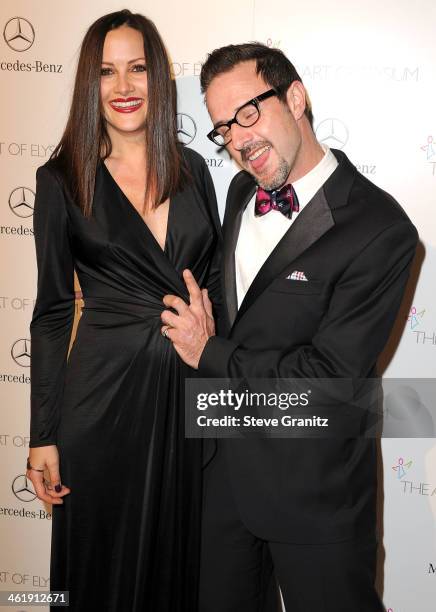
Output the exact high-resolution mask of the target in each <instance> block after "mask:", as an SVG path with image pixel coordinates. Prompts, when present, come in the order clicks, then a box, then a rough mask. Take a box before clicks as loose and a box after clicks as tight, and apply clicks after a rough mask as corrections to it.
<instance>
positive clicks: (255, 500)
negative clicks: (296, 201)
mask: <svg viewBox="0 0 436 612" xmlns="http://www.w3.org/2000/svg"><path fill="white" fill-rule="evenodd" d="M333 153H334V155H335V156H336V158H337V160H338V162H339V165H338V167H337V168H336V170H335V171H334V172H333V174H332V175H331V176H330V177H329V179H328V180H327V181H326V183H325V184H324V185H323V187H322V188H321V189H320V190H319V191H318V192H317V193H316V194H315V196H314V197H313V199H312V200H311V202H309V203H308V204H307V205H306V206H305V207H304V209H303V210H302V211H301V213H300V214H299V215H298V217H297V218H296V219H295V221H294V223H293V224H292V226H291V227H290V228H289V230H288V232H287V233H286V234H285V235H284V237H283V238H282V239H281V240H280V242H279V243H278V244H277V245H276V247H275V249H274V250H273V252H272V253H271V255H270V256H269V257H268V259H267V260H266V261H265V263H264V265H263V266H262V268H261V269H260V270H259V272H258V274H257V276H256V278H255V279H254V281H253V283H252V285H251V286H250V288H249V290H248V292H247V294H246V296H245V298H244V300H243V302H242V304H241V306H240V308H239V310H238V308H237V298H236V284H235V258H234V254H235V247H236V244H237V239H238V235H239V228H240V224H241V217H242V213H243V211H244V209H245V207H246V206H247V203H248V202H249V201H250V199H251V198H252V196H253V194H254V192H255V183H254V181H253V179H252V177H251V176H250V175H249V174H248V173H246V172H240V173H239V174H237V175H236V176H235V177H234V179H233V181H232V183H231V185H230V188H229V192H228V197H227V205H226V212H225V218H224V225H223V231H224V254H223V267H224V269H223V294H224V296H225V299H226V302H227V311H228V319H229V329H228V333H227V337H218V336H215V337H212V338H210V339H209V341H208V343H207V345H206V347H205V349H204V351H203V354H202V356H201V359H200V364H199V375H200V376H201V377H205V378H206V377H210V378H212V377H219V378H232V377H234V378H245V377H247V378H257V377H259V378H301V377H304V378H338V377H339V378H350V379H360V378H366V377H373V376H375V375H376V372H375V366H376V361H377V358H378V356H379V354H380V353H381V351H382V349H383V347H384V345H385V343H386V341H387V339H388V336H389V334H390V331H391V328H392V326H393V324H394V321H395V318H396V315H397V312H398V309H399V306H400V303H401V300H402V296H403V292H404V288H405V285H406V282H407V279H408V275H409V269H410V265H411V262H412V259H413V256H414V253H415V249H416V244H417V232H416V230H415V228H414V226H413V225H412V223H411V222H410V220H409V219H408V217H407V215H406V214H405V212H404V211H403V210H402V208H401V207H400V206H399V204H398V203H397V202H396V201H395V200H394V199H393V198H392V197H391V196H390V195H389V194H387V193H385V192H384V191H382V190H381V189H379V188H378V187H376V186H375V185H374V184H372V183H371V182H370V181H368V180H367V179H366V178H365V177H363V176H362V175H361V174H360V173H359V172H358V171H357V170H356V168H355V167H354V166H353V165H352V164H351V163H350V161H349V160H348V158H347V157H346V155H345V154H344V153H342V152H340V151H336V150H333ZM270 214H275V213H270ZM253 248H256V245H253ZM294 271H302V272H304V274H305V276H306V277H307V279H308V281H304V282H301V281H293V280H290V279H287V278H286V277H287V276H288V275H290V274H291V273H292V272H294ZM217 443H218V445H219V446H220V448H221V449H222V452H223V453H224V454H225V456H226V460H227V466H228V470H229V474H230V478H231V482H232V487H233V490H234V494H235V497H236V501H237V504H238V507H239V510H240V512H241V515H242V517H243V519H244V521H245V523H246V525H247V526H248V527H249V528H250V529H251V530H252V532H253V533H254V534H256V535H257V536H258V537H260V538H263V539H265V540H274V541H284V542H295V543H327V542H335V541H341V540H345V539H351V538H374V536H375V534H374V530H375V495H376V444H375V440H374V439H367V438H357V437H356V438H351V439H350V438H347V439H317V440H310V439H257V440H255V439H248V440H247V439H244V440H240V439H236V440H218V442H217ZM212 461H213V459H212Z"/></svg>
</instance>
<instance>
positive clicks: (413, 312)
mask: <svg viewBox="0 0 436 612" xmlns="http://www.w3.org/2000/svg"><path fill="white" fill-rule="evenodd" d="M424 314H425V310H421V311H420V312H418V309H417V308H416V306H412V308H411V309H410V312H409V316H408V317H407V320H408V321H410V329H415V327H418V325H419V320H420V319H422V317H423V316H424Z"/></svg>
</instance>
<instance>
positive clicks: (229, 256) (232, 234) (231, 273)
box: [223, 172, 256, 326]
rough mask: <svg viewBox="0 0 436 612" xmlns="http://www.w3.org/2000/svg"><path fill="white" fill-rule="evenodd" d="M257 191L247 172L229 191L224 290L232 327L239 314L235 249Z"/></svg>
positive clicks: (225, 221) (225, 232)
mask: <svg viewBox="0 0 436 612" xmlns="http://www.w3.org/2000/svg"><path fill="white" fill-rule="evenodd" d="M255 191H256V185H255V182H254V180H253V178H252V177H251V176H250V175H249V174H248V173H247V172H241V173H240V174H238V175H237V176H236V177H235V179H234V182H233V184H232V186H231V188H230V190H229V194H228V197H227V206H226V214H225V218H224V224H223V233H224V289H225V297H226V302H227V310H228V315H229V321H230V326H232V325H233V322H234V320H235V318H236V314H237V312H238V298H237V294H236V271H235V249H236V244H237V242H238V236H239V230H240V228H241V220H242V213H243V212H244V210H245V208H246V206H247V204H248V202H249V201H250V199H251V198H252V197H253V195H254V192H255Z"/></svg>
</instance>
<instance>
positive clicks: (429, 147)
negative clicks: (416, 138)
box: [421, 136, 436, 161]
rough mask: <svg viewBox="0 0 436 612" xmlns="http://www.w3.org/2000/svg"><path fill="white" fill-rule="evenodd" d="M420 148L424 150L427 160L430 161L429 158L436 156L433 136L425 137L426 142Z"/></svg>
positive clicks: (435, 144)
mask: <svg viewBox="0 0 436 612" xmlns="http://www.w3.org/2000/svg"><path fill="white" fill-rule="evenodd" d="M421 150H422V151H425V153H426V157H427V161H430V160H431V159H433V158H434V157H436V143H435V141H434V138H433V136H428V137H427V144H425V145H422V147H421Z"/></svg>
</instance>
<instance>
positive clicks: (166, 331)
mask: <svg viewBox="0 0 436 612" xmlns="http://www.w3.org/2000/svg"><path fill="white" fill-rule="evenodd" d="M169 329H171V325H167V327H165V329H164V330H163V332H162V336H163V337H164V338H168V330H169ZM168 339H169V338H168Z"/></svg>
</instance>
